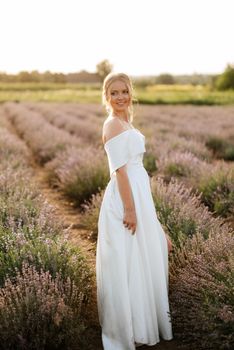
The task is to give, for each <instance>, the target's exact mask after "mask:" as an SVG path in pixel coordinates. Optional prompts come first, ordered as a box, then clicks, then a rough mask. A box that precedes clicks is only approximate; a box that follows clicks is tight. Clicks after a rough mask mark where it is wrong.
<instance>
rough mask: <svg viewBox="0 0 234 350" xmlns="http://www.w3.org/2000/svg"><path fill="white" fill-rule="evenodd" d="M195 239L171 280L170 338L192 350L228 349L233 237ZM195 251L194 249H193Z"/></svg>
mask: <svg viewBox="0 0 234 350" xmlns="http://www.w3.org/2000/svg"><path fill="white" fill-rule="evenodd" d="M195 238H196V237H193V239H192V240H193V241H194V242H193V243H191V242H189V244H188V246H187V247H186V248H187V256H188V258H187V259H186V264H184V266H183V268H180V269H178V268H177V273H176V274H174V275H172V277H171V284H170V285H171V287H170V301H171V306H172V324H173V327H174V334H175V336H176V337H178V338H179V339H180V340H181V341H182V342H183V343H184V345H185V348H186V349H187V348H188V344H189V347H190V348H193V349H212V350H216V349H232V348H233V344H234V333H233V324H234V298H233V285H234V275H233V268H234V236H233V232H231V231H230V232H228V231H223V232H221V233H220V232H215V233H214V234H211V235H210V236H209V238H208V239H207V240H204V239H202V238H201V236H200V239H199V242H200V243H199V251H198V249H197V242H196V240H195ZM194 247H195V249H193V248H194Z"/></svg>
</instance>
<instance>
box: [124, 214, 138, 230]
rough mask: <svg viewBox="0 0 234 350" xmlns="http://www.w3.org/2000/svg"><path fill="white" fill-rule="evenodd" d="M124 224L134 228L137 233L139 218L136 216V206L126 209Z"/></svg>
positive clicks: (131, 228)
mask: <svg viewBox="0 0 234 350" xmlns="http://www.w3.org/2000/svg"><path fill="white" fill-rule="evenodd" d="M123 224H124V226H125V227H126V228H127V229H129V230H132V234H133V235H134V234H135V232H136V224H137V218H136V212H135V209H134V208H129V209H125V210H124V219H123Z"/></svg>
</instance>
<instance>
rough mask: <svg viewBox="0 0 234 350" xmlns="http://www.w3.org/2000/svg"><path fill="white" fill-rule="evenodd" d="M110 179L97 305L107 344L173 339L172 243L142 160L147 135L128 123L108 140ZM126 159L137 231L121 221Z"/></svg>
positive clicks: (126, 347) (118, 349)
mask: <svg viewBox="0 0 234 350" xmlns="http://www.w3.org/2000/svg"><path fill="white" fill-rule="evenodd" d="M104 148H105V151H106V153H107V157H108V163H109V170H110V181H109V182H108V184H107V187H106V190H105V193H104V197H103V200H102V204H101V208H100V212H99V219H98V240H97V252H96V282H97V306H98V315H99V322H100V325H101V327H102V343H103V347H104V349H105V350H135V342H136V343H142V344H147V345H155V344H156V343H158V342H159V341H160V339H159V335H160V336H161V337H162V338H163V339H165V340H170V339H172V337H173V335H172V325H171V318H170V312H169V303H168V248H167V241H166V238H165V234H164V231H163V229H162V226H161V224H160V222H159V221H158V218H157V214H156V210H155V206H154V202H153V197H152V193H151V187H150V181H149V176H148V173H147V171H146V169H145V168H144V166H143V155H144V152H145V151H146V150H145V136H144V135H143V134H142V133H141V132H140V131H139V130H138V129H135V128H132V129H127V130H125V131H123V132H122V133H120V134H118V135H117V136H114V137H113V138H112V139H110V140H108V141H107V142H106V143H105V145H104ZM125 164H127V165H126V171H127V174H128V178H129V181H130V185H131V189H132V194H133V198H134V204H135V209H136V216H137V227H136V232H135V234H133V235H132V233H131V231H130V230H129V229H127V228H126V227H125V226H124V224H123V216H124V207H123V202H122V199H121V196H120V193H119V190H118V183H117V178H116V173H115V170H116V169H118V168H119V167H121V166H123V165H125Z"/></svg>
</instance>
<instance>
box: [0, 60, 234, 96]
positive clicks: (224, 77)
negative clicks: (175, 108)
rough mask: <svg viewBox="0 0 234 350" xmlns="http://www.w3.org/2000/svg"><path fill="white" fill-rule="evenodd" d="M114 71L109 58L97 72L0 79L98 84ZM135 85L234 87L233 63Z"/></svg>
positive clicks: (147, 79) (143, 78)
mask: <svg viewBox="0 0 234 350" xmlns="http://www.w3.org/2000/svg"><path fill="white" fill-rule="evenodd" d="M112 71H113V65H112V64H111V63H110V62H109V61H108V60H103V61H101V62H99V63H98V64H97V65H96V72H94V73H90V72H88V71H86V70H82V71H80V72H75V73H67V74H65V73H52V72H50V71H45V72H43V73H40V72H38V71H37V70H33V71H31V72H29V71H21V72H19V73H17V74H8V73H5V72H0V82H3V83H16V82H18V83H61V84H64V83H101V82H102V81H103V80H104V78H105V77H106V75H107V74H108V73H110V72H112ZM132 78H133V80H134V82H135V84H137V85H138V86H141V87H144V86H148V85H154V84H164V85H173V84H192V85H207V86H210V87H211V88H214V89H218V90H228V89H234V65H233V64H228V65H227V67H226V68H225V70H224V72H223V73H221V74H216V75H212V74H197V73H194V74H191V75H172V74H170V73H162V74H159V75H157V76H156V75H155V76H141V77H132Z"/></svg>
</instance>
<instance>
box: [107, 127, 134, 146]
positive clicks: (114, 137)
mask: <svg viewBox="0 0 234 350" xmlns="http://www.w3.org/2000/svg"><path fill="white" fill-rule="evenodd" d="M132 130H136V131H138V132H140V130H138V129H136V128H130V129H127V130H124V131H122V132H121V133H119V134H118V135H116V136H113V137H112V138H111V139H109V140H107V141H106V142H105V143H104V147H105V146H106V145H107V144H108V143H109V142H111V141H112V140H114V139H116V138H117V137H119V136H121V135H122V134H124V133H125V132H127V131H132Z"/></svg>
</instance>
